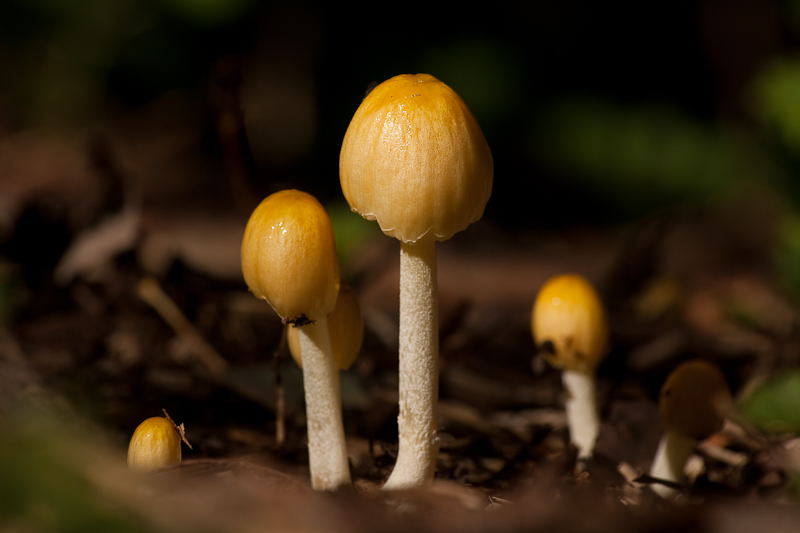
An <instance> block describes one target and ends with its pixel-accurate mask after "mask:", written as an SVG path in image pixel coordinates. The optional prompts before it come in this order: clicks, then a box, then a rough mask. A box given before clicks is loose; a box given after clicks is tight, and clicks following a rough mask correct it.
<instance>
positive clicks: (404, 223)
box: [339, 74, 494, 243]
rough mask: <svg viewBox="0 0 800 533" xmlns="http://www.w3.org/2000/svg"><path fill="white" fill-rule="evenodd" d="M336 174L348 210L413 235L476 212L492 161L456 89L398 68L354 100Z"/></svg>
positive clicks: (459, 223) (435, 234) (466, 220)
mask: <svg viewBox="0 0 800 533" xmlns="http://www.w3.org/2000/svg"><path fill="white" fill-rule="evenodd" d="M339 175H340V179H341V185H342V191H343V192H344V196H345V198H346V199H347V201H348V203H349V204H350V207H351V209H352V210H353V211H354V212H356V213H358V214H360V215H361V216H363V217H364V218H366V219H368V220H377V221H378V224H379V225H380V228H381V230H382V231H383V232H384V233H385V234H387V235H390V236H392V237H395V238H397V239H399V240H401V241H403V242H411V243H413V242H416V241H418V240H421V239H429V240H439V241H443V240H447V239H449V238H450V237H452V236H453V235H454V234H455V233H457V232H459V231H461V230H463V229H465V228H466V227H467V226H469V225H470V224H471V223H473V222H475V221H476V220H478V219H480V218H481V216H483V211H484V208H485V207H486V202H487V201H488V200H489V196H490V195H491V192H492V180H493V176H494V166H493V162H492V154H491V152H490V151H489V145H488V144H487V143H486V139H485V138H484V136H483V133H482V132H481V129H480V126H478V123H477V121H476V120H475V118H474V117H473V116H472V113H471V112H470V111H469V109H468V108H467V106H466V104H464V102H463V101H462V100H461V98H460V97H459V96H458V95H457V94H456V92H455V91H453V90H452V89H451V88H450V87H448V86H447V85H446V84H444V83H442V82H441V81H439V80H437V79H436V78H434V77H433V76H431V75H429V74H416V75H412V74H402V75H399V76H395V77H393V78H391V79H389V80H386V81H384V82H383V83H381V84H380V85H378V86H377V87H376V88H375V89H373V90H372V91H371V92H370V93H369V95H367V97H366V98H365V99H364V101H363V102H362V103H361V105H360V106H359V108H358V110H357V111H356V113H355V115H354V116H353V119H352V121H351V122H350V125H349V127H348V128H347V133H346V134H345V137H344V141H343V143H342V151H341V154H340V158H339Z"/></svg>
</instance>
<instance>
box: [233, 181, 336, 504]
mask: <svg viewBox="0 0 800 533" xmlns="http://www.w3.org/2000/svg"><path fill="white" fill-rule="evenodd" d="M242 273H243V274H244V279H245V282H246V283H247V286H248V287H249V288H250V290H251V291H252V292H253V294H254V295H255V296H257V297H258V298H262V299H264V300H266V301H267V302H269V304H270V305H271V306H272V308H273V309H275V311H276V312H277V313H278V315H279V316H280V317H281V320H282V321H283V323H284V324H289V325H291V326H292V327H296V328H297V329H298V332H297V333H298V337H299V341H300V346H301V349H302V354H303V355H302V360H303V385H304V388H305V398H306V419H307V421H308V458H309V468H310V470H311V486H312V487H313V488H314V489H316V490H333V489H336V488H337V487H339V486H341V485H348V484H350V470H349V465H348V461H347V449H346V443H345V437H344V425H343V423H342V408H341V394H340V391H339V372H338V371H337V370H336V368H335V366H334V362H333V355H332V351H331V341H330V336H329V334H328V321H327V320H326V317H327V316H328V315H329V314H330V313H331V312H332V311H333V309H334V307H335V305H336V299H337V297H338V293H339V260H338V258H337V255H336V243H335V241H334V237H333V226H332V225H331V221H330V218H329V217H328V214H327V213H326V212H325V209H324V208H323V207H322V205H321V204H320V203H319V202H318V201H317V199H316V198H314V197H313V196H311V195H310V194H308V193H305V192H302V191H297V190H285V191H279V192H276V193H274V194H272V195H270V196H268V197H267V198H265V199H264V200H263V201H262V202H261V204H259V206H258V207H256V209H255V211H253V214H252V215H251V216H250V220H249V221H248V223H247V227H246V228H245V232H244V238H243V239H242ZM309 324H314V327H305V326H308V325H309Z"/></svg>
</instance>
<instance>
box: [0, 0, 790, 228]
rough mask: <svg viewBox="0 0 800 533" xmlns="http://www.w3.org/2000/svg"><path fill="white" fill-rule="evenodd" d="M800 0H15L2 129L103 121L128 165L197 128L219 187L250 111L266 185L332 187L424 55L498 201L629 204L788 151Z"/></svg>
mask: <svg viewBox="0 0 800 533" xmlns="http://www.w3.org/2000/svg"><path fill="white" fill-rule="evenodd" d="M799 6H800V3H798V2H797V1H795V0H786V1H781V2H772V1H765V0H730V1H723V0H706V1H701V2H671V1H655V2H648V3H646V4H642V3H639V2H629V1H625V2H618V1H617V2H602V3H597V2H589V1H580V0H568V1H564V2H502V1H501V2H492V3H489V4H481V5H477V6H475V7H472V8H467V7H465V6H463V5H461V6H459V7H444V6H441V5H438V4H431V3H427V2H422V3H414V2H408V3H401V4H397V3H365V4H361V5H357V4H347V5H342V4H341V3H330V2H259V1H256V0H147V1H139V0H136V1H135V0H118V1H115V2H105V1H103V0H76V1H73V2H61V1H58V0H24V1H23V0H6V1H4V2H3V3H2V5H0V66H2V68H0V131H2V132H3V134H4V135H6V136H9V135H15V134H19V133H21V132H26V131H37V132H40V133H41V134H45V132H46V134H47V135H62V136H66V137H67V138H70V139H71V140H72V141H75V140H76V139H81V136H82V135H85V136H87V137H90V136H95V137H100V138H104V139H105V140H106V141H110V142H109V149H110V153H111V154H116V157H119V158H120V159H122V161H123V162H125V160H126V158H132V159H136V157H137V156H135V155H133V153H132V150H131V149H130V144H131V143H133V142H134V140H133V139H134V138H135V139H136V141H137V142H138V141H141V137H142V136H144V137H147V136H149V137H150V138H151V141H152V144H153V145H154V146H153V147H151V148H152V149H153V150H155V149H156V147H155V145H156V144H157V143H156V140H157V138H162V140H163V138H164V137H165V136H168V135H171V134H172V135H179V134H183V135H184V138H183V141H184V143H183V144H182V145H181V147H182V149H185V150H197V152H198V153H200V154H202V156H204V157H205V158H207V159H206V161H205V162H204V164H203V165H202V168H201V169H194V170H193V171H194V172H195V173H196V174H197V175H196V176H195V180H196V183H203V184H204V185H206V186H210V187H213V186H215V184H216V185H219V183H220V182H225V181H226V179H229V178H226V176H225V173H226V171H225V168H226V167H225V165H226V162H225V158H226V157H233V156H232V155H231V154H230V153H227V154H226V150H227V151H228V152H230V150H231V148H230V147H228V148H226V146H225V142H226V141H225V139H224V136H225V134H224V133H221V130H220V127H217V126H218V125H217V124H215V123H216V122H217V120H216V119H218V118H219V117H220V115H221V114H222V113H225V112H226V111H230V110H232V109H233V110H235V109H237V108H240V109H241V111H242V117H243V121H244V126H245V130H244V131H245V132H246V135H247V146H249V149H250V150H251V152H252V166H250V167H247V168H248V172H250V173H249V178H248V179H249V180H251V182H252V185H253V186H254V187H255V189H256V190H257V191H258V193H259V194H261V193H264V192H269V191H271V190H274V189H277V188H279V187H283V186H285V185H290V186H296V187H299V188H303V189H306V190H309V191H311V192H313V193H314V194H317V195H319V196H321V197H323V198H324V199H326V200H335V199H340V198H341V195H340V192H339V185H338V176H337V163H338V150H339V147H340V143H341V139H342V137H343V135H344V131H345V129H346V128H347V124H348V123H349V120H350V117H351V116H352V114H353V112H354V111H355V109H356V107H357V106H358V104H359V102H360V100H361V98H362V97H363V95H364V91H365V89H366V88H367V86H368V85H369V84H370V83H371V82H373V81H378V82H380V81H383V80H384V79H387V78H389V77H391V76H393V75H395V74H399V73H414V72H429V73H431V74H433V75H435V76H436V77H438V78H439V79H441V80H442V81H444V82H445V83H448V84H449V85H451V86H452V87H453V88H454V89H455V90H456V91H457V92H458V93H459V94H460V95H461V96H462V97H463V98H464V100H465V101H466V102H467V104H468V105H469V106H470V107H471V109H472V110H473V112H474V114H475V115H476V117H477V118H478V121H479V122H480V124H481V125H482V127H483V129H484V133H485V135H486V137H487V139H488V141H489V144H490V146H491V148H492V151H493V153H494V156H495V164H496V182H495V190H494V194H493V198H492V200H491V202H490V204H489V206H488V211H487V213H488V215H489V216H490V217H491V218H492V219H494V220H496V221H498V222H500V223H502V224H508V225H509V226H510V225H514V226H515V227H516V226H522V227H531V226H534V227H535V226H541V225H547V226H553V225H555V226H558V225H564V224H566V225H570V224H575V223H607V222H619V221H621V220H626V219H628V218H630V217H638V216H642V215H643V214H646V213H648V212H649V211H651V210H653V209H656V208H660V207H663V206H664V205H669V204H671V203H674V202H685V201H696V200H698V199H706V198H708V197H709V196H710V195H713V194H717V193H719V192H720V191H722V190H729V189H730V188H733V187H735V186H737V185H740V184H742V183H744V182H751V181H757V182H762V183H764V182H769V183H774V182H779V181H780V179H781V177H783V178H785V176H781V175H782V171H785V170H787V169H789V170H793V169H794V167H795V166H796V163H797V156H798V150H800V143H798V136H800V116H799V115H800V96H799V95H800V91H796V90H795V89H796V88H798V87H800V62H798V61H797V58H796V57H795V55H794V53H795V49H796V45H797V36H798V24H800V7H799ZM222 129H224V128H222ZM142 142H143V141H142ZM175 142H179V141H178V140H177V139H175ZM140 148H141V149H146V148H145V147H142V146H140ZM161 149H166V148H164V147H161ZM228 163H229V162H228ZM128 170H129V171H130V169H128ZM228 172H230V165H229V166H228ZM131 173H132V174H135V172H131ZM3 179H8V178H7V177H3V176H2V175H0V180H3ZM174 179H175V180H176V181H179V180H180V179H181V177H180V176H175V178H174ZM202 180H206V181H205V182H204V181H202ZM159 181H161V183H160V187H167V184H164V183H163V180H159ZM781 186H785V187H787V189H786V190H787V191H788V190H790V189H791V190H792V194H794V190H793V189H794V187H793V186H791V181H789V182H787V181H784V182H782V183H781ZM177 189H178V187H177V186H176V187H175V190H177ZM223 189H224V187H222V186H220V190H223Z"/></svg>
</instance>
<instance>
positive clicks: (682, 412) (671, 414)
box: [658, 360, 732, 440]
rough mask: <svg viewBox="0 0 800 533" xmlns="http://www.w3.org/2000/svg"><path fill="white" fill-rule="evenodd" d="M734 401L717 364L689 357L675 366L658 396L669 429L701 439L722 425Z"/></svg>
mask: <svg viewBox="0 0 800 533" xmlns="http://www.w3.org/2000/svg"><path fill="white" fill-rule="evenodd" d="M731 404H732V399H731V391H730V388H729V387H728V382H727V381H726V380H725V377H724V376H723V375H722V373H721V372H720V371H719V369H718V368H717V367H716V366H715V365H713V364H711V363H709V362H707V361H700V360H693V361H687V362H685V363H682V364H681V365H679V366H678V367H677V368H676V369H675V370H673V371H672V372H671V373H670V375H669V376H667V379H666V380H665V381H664V385H662V387H661V393H660V394H659V400H658V406H659V410H660V411H661V420H662V421H663V422H664V425H665V426H666V427H667V429H669V430H672V431H677V432H678V433H681V434H683V435H686V436H688V437H692V438H694V439H697V440H703V439H705V438H708V437H709V436H710V435H712V434H714V433H716V432H717V431H719V430H720V428H722V424H723V422H724V421H725V415H726V414H727V413H728V412H729V410H730V408H731Z"/></svg>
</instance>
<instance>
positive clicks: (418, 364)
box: [383, 241, 439, 490]
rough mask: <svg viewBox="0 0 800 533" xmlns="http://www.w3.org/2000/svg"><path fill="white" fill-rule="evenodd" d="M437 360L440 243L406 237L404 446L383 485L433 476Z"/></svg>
mask: <svg viewBox="0 0 800 533" xmlns="http://www.w3.org/2000/svg"><path fill="white" fill-rule="evenodd" d="M438 360H439V302H438V288H437V283H436V243H435V242H434V241H418V242H417V243H414V244H410V243H401V244H400V404H399V407H400V414H399V416H398V417H397V426H398V430H399V447H398V450H397V463H396V464H395V467H394V470H393V471H392V475H391V476H389V479H388V481H386V484H385V485H384V486H383V488H384V489H387V490H402V489H412V488H416V487H421V486H423V485H426V484H428V483H430V482H431V480H432V479H433V472H434V470H435V469H436V455H437V453H438V451H439V438H438V436H437V433H436V402H437V399H438V396H439V361H438Z"/></svg>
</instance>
